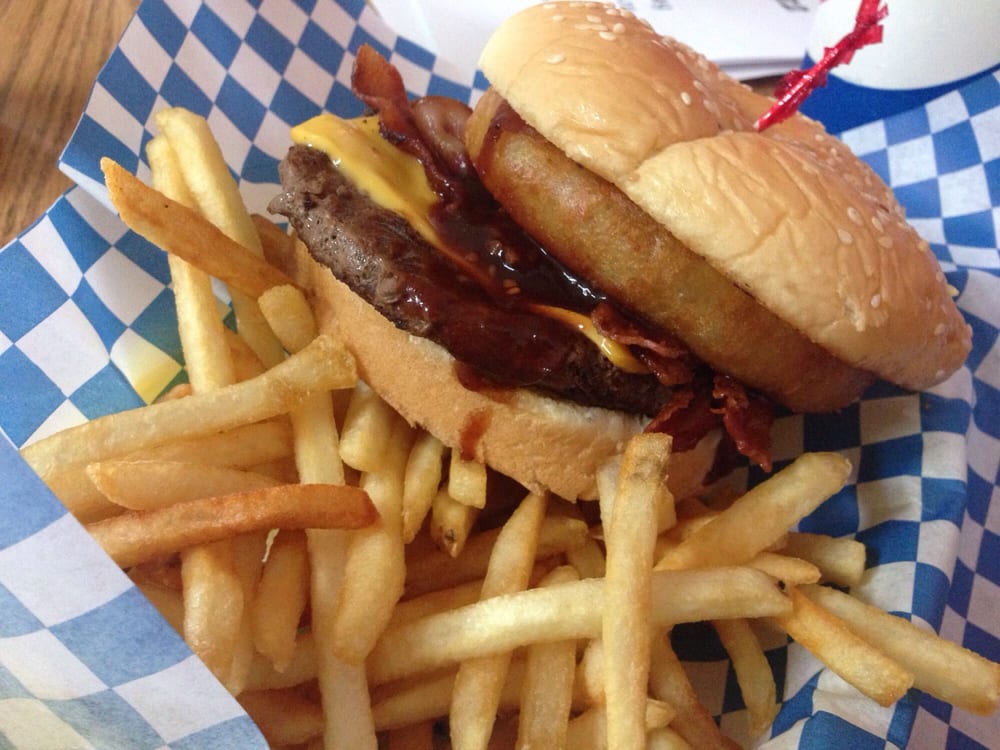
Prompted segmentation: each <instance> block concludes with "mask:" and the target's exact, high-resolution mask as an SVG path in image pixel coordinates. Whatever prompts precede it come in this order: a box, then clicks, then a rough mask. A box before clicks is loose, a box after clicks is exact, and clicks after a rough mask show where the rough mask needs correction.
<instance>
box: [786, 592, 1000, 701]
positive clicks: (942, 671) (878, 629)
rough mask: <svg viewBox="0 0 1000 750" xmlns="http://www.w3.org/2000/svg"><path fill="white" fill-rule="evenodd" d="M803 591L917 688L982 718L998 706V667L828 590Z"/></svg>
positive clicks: (956, 646) (874, 609)
mask: <svg viewBox="0 0 1000 750" xmlns="http://www.w3.org/2000/svg"><path fill="white" fill-rule="evenodd" d="M801 591H802V593H803V594H804V595H805V596H807V597H808V598H809V599H810V600H811V601H812V602H814V603H816V604H817V605H819V606H821V607H823V608H824V609H825V610H827V611H829V612H832V613H833V614H834V615H836V616H837V617H839V618H840V619H841V620H842V621H843V622H845V623H846V624H847V627H848V628H850V630H851V632H852V633H854V634H855V635H858V636H860V637H862V638H864V639H865V640H866V641H867V642H868V643H870V644H872V645H873V646H875V647H876V648H877V649H879V650H880V651H882V652H883V653H885V654H887V655H888V656H889V657H891V658H892V659H894V660H895V661H897V662H898V663H899V664H901V665H902V666H903V667H904V668H905V669H907V670H909V671H910V672H912V673H913V686H914V687H915V688H917V689H919V690H923V691H925V692H927V693H930V694H931V695H933V696H935V697H936V698H939V699H940V700H942V701H946V702H948V703H951V704H952V705H954V706H957V707H960V708H963V709H965V710H967V711H971V712H973V713H977V714H981V715H983V716H989V715H990V714H992V713H993V712H995V711H996V710H997V706H998V705H1000V664H996V663H994V662H991V661H989V660H988V659H985V658H983V657H982V656H980V655H979V654H976V653H974V652H972V651H970V650H968V649H966V648H963V647H961V646H959V645H958V644H957V643H952V642H951V641H947V640H945V639H944V638H941V637H939V636H937V635H936V634H934V633H932V632H929V631H927V630H924V629H922V628H920V627H918V626H917V625H915V624H913V623H912V622H910V621H908V620H905V619H903V618H902V617H898V616H896V615H892V614H889V613H888V612H885V611H883V610H881V609H879V608H878V607H874V606H872V605H870V604H866V603H865V602H863V601H861V600H860V599H857V598H856V597H853V596H851V595H849V594H845V593H843V592H840V591H837V590H835V589H831V588H827V587H825V586H806V587H803V588H802V590H801Z"/></svg>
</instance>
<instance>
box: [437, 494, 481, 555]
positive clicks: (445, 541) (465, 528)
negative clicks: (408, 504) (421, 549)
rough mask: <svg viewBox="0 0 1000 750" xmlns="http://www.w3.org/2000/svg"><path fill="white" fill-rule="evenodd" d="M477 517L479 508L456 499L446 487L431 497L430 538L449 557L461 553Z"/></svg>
mask: <svg viewBox="0 0 1000 750" xmlns="http://www.w3.org/2000/svg"><path fill="white" fill-rule="evenodd" d="M478 518H479V508H477V507H476V506H474V505H470V504H468V503H463V502H460V501H458V500H456V499H455V498H453V497H452V496H451V493H450V492H449V491H448V488H447V487H442V488H441V489H440V490H438V492H437V493H436V494H435V495H434V497H433V498H431V520H430V534H431V538H432V539H433V540H434V542H435V544H437V546H438V548H439V549H441V550H442V551H444V552H446V553H447V554H448V556H449V557H458V556H459V555H461V554H462V550H463V549H465V543H466V542H467V541H468V539H469V534H470V533H471V532H472V527H473V526H474V525H475V523H476V520H477V519H478Z"/></svg>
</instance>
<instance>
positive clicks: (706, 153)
mask: <svg viewBox="0 0 1000 750" xmlns="http://www.w3.org/2000/svg"><path fill="white" fill-rule="evenodd" d="M480 67H481V68H482V70H483V72H484V73H485V74H486V77H487V78H488V79H489V80H490V83H491V85H492V86H493V87H494V88H495V89H496V90H497V91H498V92H499V93H500V95H501V96H503V97H504V99H506V100H507V101H508V102H509V103H510V105H511V106H512V107H513V108H514V110H515V111H516V112H517V113H518V114H519V115H520V116H521V117H522V118H523V119H524V120H525V121H526V122H527V123H528V124H529V125H531V126H532V127H534V128H535V129H536V130H538V131H539V132H540V133H541V134H542V135H543V136H545V137H546V138H547V139H548V140H550V141H551V142H552V143H554V144H555V145H556V146H558V147H559V148H560V149H561V150H563V151H564V152H565V153H566V154H567V155H568V156H569V157H570V158H571V159H573V160H574V161H576V162H578V163H579V164H581V165H582V166H584V167H586V168H588V169H590V170H591V171H593V172H595V173H596V174H598V175H600V176H601V177H603V178H604V179H606V180H608V181H609V182H612V183H613V184H615V185H616V186H617V187H618V188H619V189H620V190H622V191H623V192H624V193H625V194H626V195H628V196H629V197H630V198H631V199H632V200H633V201H635V203H637V204H638V205H639V206H641V207H642V208H643V209H644V210H645V211H646V212H648V213H649V214H650V215H651V216H653V217H654V218H655V219H657V220H658V221H659V222H661V223H662V224H663V225H664V226H665V227H666V228H667V229H668V230H669V231H670V232H671V233H672V234H673V235H674V236H676V237H677V238H678V239H680V240H681V241H682V242H684V243H685V244H686V245H687V247H688V248H689V249H691V250H692V251H694V252H695V253H697V254H698V255H700V256H702V257H704V258H705V259H706V260H707V261H708V262H709V263H710V264H711V265H712V266H713V267H715V268H716V269H717V270H718V271H719V272H721V273H722V274H723V275H724V276H726V277H727V278H728V279H729V280H730V281H732V282H733V283H734V284H735V285H737V286H738V287H740V288H742V289H744V290H746V291H747V292H749V293H750V294H751V295H752V296H753V297H754V298H755V299H756V300H757V301H758V302H759V303H760V304H761V305H763V306H764V307H766V308H767V309H768V310H770V311H771V312H773V313H774V314H775V315H777V316H778V317H780V318H781V319H783V320H785V321H786V322H788V323H790V324H791V325H793V326H795V327H796V328H798V329H799V330H801V331H802V332H803V334H805V336H806V337H808V338H809V339H810V340H811V341H813V342H815V343H817V344H819V345H820V346H822V347H824V348H826V349H827V350H829V351H830V352H832V353H833V354H834V355H835V356H837V357H839V358H840V359H842V360H843V361H845V362H847V363H849V364H851V365H853V366H854V367H857V368H859V369H862V370H869V371H872V372H874V373H876V374H878V375H879V376H881V377H883V378H885V379H887V380H890V381H892V382H895V383H897V384H899V385H902V386H904V387H907V388H914V389H920V388H925V387H928V386H930V385H933V384H935V383H938V382H940V381H941V380H943V379H944V378H946V377H947V376H948V375H949V374H951V373H952V372H953V371H954V370H955V369H957V368H958V367H959V366H961V364H962V362H963V361H964V360H965V357H966V355H967V354H968V351H969V348H970V345H971V332H970V329H969V327H968V326H967V325H966V323H965V322H964V320H963V319H962V317H961V314H960V313H959V311H958V309H957V307H956V306H955V304H954V302H953V300H952V298H951V295H950V293H949V288H948V286H947V284H946V282H945V279H944V275H943V274H942V272H941V269H940V266H939V265H938V263H937V261H936V259H935V258H934V256H933V253H931V252H930V249H929V247H928V244H927V242H926V241H924V240H923V239H921V238H920V237H919V235H917V233H916V231H915V230H914V229H913V228H912V227H910V226H909V225H908V224H907V223H906V222H905V220H904V216H903V210H902V208H901V207H900V206H899V204H898V203H897V202H896V199H895V197H894V196H893V195H892V192H891V191H890V190H889V188H888V187H887V186H886V185H885V184H884V183H883V182H882V180H881V179H880V178H879V177H878V176H877V175H876V174H875V173H874V172H873V171H872V170H871V169H870V168H869V167H868V166H867V165H866V164H864V163H863V162H862V161H860V160H859V159H858V158H857V157H855V156H854V155H853V154H852V153H851V152H850V150H849V149H848V148H847V147H846V146H845V145H844V144H843V143H842V142H841V141H839V140H837V139H836V138H834V137H832V136H830V135H829V134H827V133H826V131H825V130H824V129H823V127H822V126H821V125H820V124H818V123H816V122H814V121H812V120H809V119H808V118H806V117H803V116H801V115H795V116H793V117H792V118H790V119H789V120H787V121H786V122H784V123H781V124H779V125H776V126H773V127H771V128H769V129H767V130H765V131H764V132H763V133H758V132H756V131H755V130H754V129H753V123H754V122H755V121H756V120H757V118H758V117H759V116H760V115H761V114H762V113H763V112H764V111H766V110H767V108H768V107H769V106H770V105H771V100H770V99H768V98H767V97H763V96H759V95H757V94H755V93H753V92H752V91H750V90H749V89H748V88H747V87H745V86H743V85H742V84H740V83H739V82H737V81H735V80H733V79H732V78H730V77H729V76H728V75H726V74H725V73H724V72H722V71H721V70H720V69H719V68H718V67H717V66H715V65H714V64H712V63H711V62H709V61H708V60H706V59H705V58H704V57H702V56H701V55H699V54H697V53H695V52H693V51H692V50H690V49H689V48H688V47H686V46H684V45H683V44H680V43H679V42H677V41H675V40H673V39H670V38H668V37H661V36H659V35H658V34H656V33H655V32H654V31H653V30H652V28H651V27H650V26H649V25H648V24H646V23H645V22H644V21H641V20H639V19H637V18H635V16H634V15H633V14H631V13H630V12H629V11H625V10H622V9H619V8H617V7H615V6H611V5H605V4H603V3H587V2H579V3H545V4H544V5H538V6H534V7H531V8H528V9H527V10H525V11H522V12H520V13H518V14H516V15H514V16H512V17H511V18H510V19H508V20H507V21H506V22H504V23H503V24H502V25H501V26H500V27H499V28H498V29H497V31H496V32H495V33H494V35H493V37H492V38H491V39H490V41H489V42H488V44H487V46H486V47H485V49H484V51H483V54H482V57H481V59H480Z"/></svg>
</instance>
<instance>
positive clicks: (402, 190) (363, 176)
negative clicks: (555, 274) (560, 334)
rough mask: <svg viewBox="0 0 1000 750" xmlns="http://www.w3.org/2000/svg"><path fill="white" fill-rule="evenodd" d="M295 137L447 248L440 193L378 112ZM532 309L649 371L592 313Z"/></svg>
mask: <svg viewBox="0 0 1000 750" xmlns="http://www.w3.org/2000/svg"><path fill="white" fill-rule="evenodd" d="M291 136H292V141H294V142H295V143H298V144H301V145H305V146H311V147H312V148H316V149H319V150H320V151H323V152H324V153H326V154H327V155H328V156H329V157H330V159H331V160H332V161H333V163H334V165H335V166H336V167H337V168H338V169H339V170H340V171H341V172H342V173H343V174H344V175H345V176H346V177H347V178H348V179H349V180H350V181H351V182H353V183H354V185H355V186H356V187H357V188H358V189H359V190H361V191H362V192H364V193H365V194H366V195H367V196H368V197H369V198H370V199H371V200H373V201H374V202H375V203H377V204H378V205H379V206H381V207H382V208H384V209H386V210H388V211H392V212H393V213H395V214H398V215H399V216H402V217H403V218H404V219H406V220H407V221H408V222H409V223H410V226H412V227H413V228H414V229H415V230H417V232H418V233H419V234H420V236H421V237H423V238H424V239H425V240H426V241H427V242H429V243H430V244H431V245H433V246H434V247H436V248H438V249H439V250H442V251H445V248H444V240H443V239H442V238H441V236H440V234H439V233H438V232H437V230H436V229H435V228H434V225H433V223H432V222H431V220H430V210H431V208H432V207H433V206H434V204H435V203H437V201H438V196H437V194H436V193H435V192H434V191H433V190H432V189H431V186H430V184H429V183H428V182H427V175H426V174H425V172H424V168H423V165H422V164H421V163H420V162H419V161H418V160H417V159H416V157H414V156H411V155H410V154H407V153H405V152H403V151H401V150H399V149H398V148H396V147H395V146H393V145H392V144H391V143H389V142H388V141H386V140H385V139H384V138H382V136H381V135H380V134H379V123H378V117H377V116H370V117H358V118H354V119H350V120H345V119H342V118H340V117H337V116H335V115H332V114H328V113H325V114H321V115H317V116H316V117H313V118H312V119H310V120H306V121H305V122H303V123H302V124H301V125H296V126H295V127H294V128H292V132H291ZM531 309H533V310H534V311H536V312H538V313H539V314H542V315H546V316H548V317H550V318H553V319H555V320H558V321H560V322H561V323H564V324H565V325H567V326H569V327H570V328H573V329H575V330H577V331H579V332H580V333H581V334H583V335H584V336H586V337H587V339H588V340H590V341H591V342H592V343H593V344H594V345H595V346H596V347H597V348H598V349H599V350H600V351H601V353H602V354H603V355H604V356H605V357H607V358H608V359H609V360H611V362H612V364H614V365H615V366H616V367H618V368H619V369H621V370H624V371H625V372H630V373H648V372H649V370H648V368H646V366H645V365H643V364H642V362H640V361H639V360H638V359H636V358H635V357H634V356H633V355H632V353H631V352H630V351H629V350H628V348H627V347H625V346H622V345H621V344H619V343H617V342H616V341H614V340H612V339H609V338H608V337H607V336H603V335H601V334H600V333H599V332H598V331H597V329H596V328H595V327H594V324H593V322H591V320H590V318H588V317H587V316H586V315H581V314H580V313H576V312H573V311H571V310H567V309H565V308H561V307H552V306H550V305H532V306H531Z"/></svg>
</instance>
